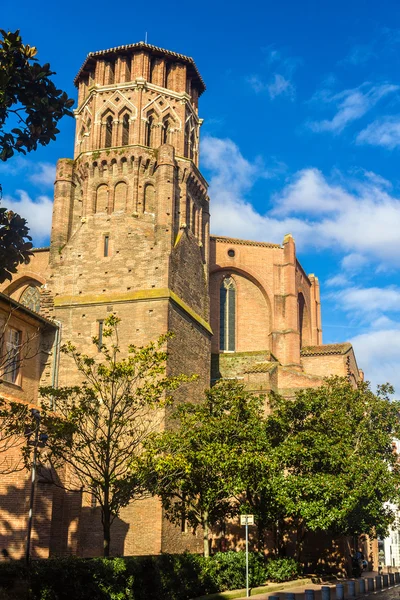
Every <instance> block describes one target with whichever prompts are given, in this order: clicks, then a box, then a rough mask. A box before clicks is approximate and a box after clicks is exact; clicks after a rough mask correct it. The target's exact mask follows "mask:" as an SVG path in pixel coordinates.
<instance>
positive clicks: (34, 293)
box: [19, 285, 40, 312]
mask: <svg viewBox="0 0 400 600" xmlns="http://www.w3.org/2000/svg"><path fill="white" fill-rule="evenodd" d="M19 301H20V303H21V304H23V305H24V306H26V307H27V308H30V309H31V310H34V311H35V312H39V311H40V292H39V288H38V287H37V286H36V285H28V287H27V288H26V289H25V290H24V291H23V293H22V294H21V298H20V299H19Z"/></svg>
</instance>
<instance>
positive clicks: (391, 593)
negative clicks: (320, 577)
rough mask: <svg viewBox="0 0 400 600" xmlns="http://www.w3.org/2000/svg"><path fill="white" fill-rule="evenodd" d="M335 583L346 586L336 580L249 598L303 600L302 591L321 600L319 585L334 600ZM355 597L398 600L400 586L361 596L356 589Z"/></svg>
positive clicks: (366, 575)
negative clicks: (288, 596)
mask: <svg viewBox="0 0 400 600" xmlns="http://www.w3.org/2000/svg"><path fill="white" fill-rule="evenodd" d="M377 574H378V573H374V572H367V573H365V575H364V577H375V575H377ZM336 583H344V584H346V581H343V580H341V581H340V580H338V581H335V582H327V583H322V584H320V583H319V584H313V583H311V584H310V583H309V584H307V585H305V586H304V585H302V586H299V587H293V588H290V589H286V590H285V589H283V590H282V591H280V592H273V591H271V592H267V593H265V594H258V595H256V596H251V597H252V598H255V600H268V598H269V596H271V595H272V596H279V600H285V593H286V592H291V593H292V594H295V600H304V590H305V589H307V590H314V594H315V600H321V585H327V586H329V587H330V588H331V600H336ZM356 589H357V591H356V595H357V599H360V600H361V599H362V598H365V599H367V598H368V600H400V585H397V586H393V587H392V588H389V589H386V590H384V591H379V592H368V593H366V594H362V595H358V593H357V592H358V588H356ZM344 596H345V598H348V595H347V586H346V585H345V592H344ZM238 600H246V598H245V597H241V598H238Z"/></svg>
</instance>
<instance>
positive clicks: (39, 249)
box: [32, 246, 50, 252]
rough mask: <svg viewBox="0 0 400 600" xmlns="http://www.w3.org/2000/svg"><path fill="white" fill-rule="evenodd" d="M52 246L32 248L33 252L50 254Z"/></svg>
mask: <svg viewBox="0 0 400 600" xmlns="http://www.w3.org/2000/svg"><path fill="white" fill-rule="evenodd" d="M49 250H50V246H39V247H38V248H32V252H49Z"/></svg>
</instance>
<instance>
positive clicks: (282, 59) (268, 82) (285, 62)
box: [247, 46, 302, 100]
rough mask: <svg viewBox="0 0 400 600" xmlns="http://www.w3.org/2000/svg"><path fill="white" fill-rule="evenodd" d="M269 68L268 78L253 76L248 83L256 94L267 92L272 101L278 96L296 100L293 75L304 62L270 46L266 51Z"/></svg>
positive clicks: (248, 79)
mask: <svg viewBox="0 0 400 600" xmlns="http://www.w3.org/2000/svg"><path fill="white" fill-rule="evenodd" d="M264 52H266V55H267V59H266V63H267V66H268V71H269V72H268V74H267V76H261V75H259V74H253V75H251V76H250V77H248V78H247V82H248V83H249V84H250V86H251V87H252V88H253V90H254V91H255V92H256V94H259V93H263V92H266V93H268V95H269V97H270V99H271V100H274V99H275V98H277V97H278V96H286V97H288V98H289V99H291V100H294V98H295V95H296V88H295V85H294V83H293V81H292V77H293V73H294V72H295V70H296V69H297V67H298V66H299V65H300V64H302V60H301V59H299V58H296V57H292V56H285V55H284V53H283V52H281V51H279V50H276V49H275V48H273V47H271V46H269V47H268V48H265V49H264Z"/></svg>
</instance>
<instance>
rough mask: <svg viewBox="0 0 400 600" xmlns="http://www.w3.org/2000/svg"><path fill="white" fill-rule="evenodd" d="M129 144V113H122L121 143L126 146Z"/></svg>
mask: <svg viewBox="0 0 400 600" xmlns="http://www.w3.org/2000/svg"><path fill="white" fill-rule="evenodd" d="M128 144H129V115H128V113H125V114H124V118H123V119H122V145H123V146H127V145H128Z"/></svg>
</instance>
